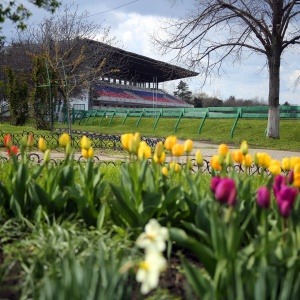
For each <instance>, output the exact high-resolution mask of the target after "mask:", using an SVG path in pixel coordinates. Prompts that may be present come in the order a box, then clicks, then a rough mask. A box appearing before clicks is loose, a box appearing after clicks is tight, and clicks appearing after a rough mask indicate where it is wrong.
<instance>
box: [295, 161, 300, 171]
mask: <svg viewBox="0 0 300 300" xmlns="http://www.w3.org/2000/svg"><path fill="white" fill-rule="evenodd" d="M294 172H295V173H298V172H300V164H298V163H297V164H295V166H294Z"/></svg>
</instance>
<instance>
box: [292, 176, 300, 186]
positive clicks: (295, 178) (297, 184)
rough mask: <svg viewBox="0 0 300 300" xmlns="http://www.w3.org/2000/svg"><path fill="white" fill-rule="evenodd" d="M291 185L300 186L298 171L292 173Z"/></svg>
mask: <svg viewBox="0 0 300 300" xmlns="http://www.w3.org/2000/svg"><path fill="white" fill-rule="evenodd" d="M293 186H294V187H296V188H300V173H299V172H295V173H294V181H293Z"/></svg>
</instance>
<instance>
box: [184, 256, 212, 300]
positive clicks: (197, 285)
mask: <svg viewBox="0 0 300 300" xmlns="http://www.w3.org/2000/svg"><path fill="white" fill-rule="evenodd" d="M182 266H183V269H184V272H185V275H186V277H187V280H188V282H189V284H190V285H191V286H192V287H193V289H194V291H195V293H196V295H197V296H198V297H199V299H203V298H204V297H208V299H213V288H212V283H211V280H209V274H207V273H206V272H205V270H200V269H199V268H197V267H196V266H195V265H193V264H191V263H190V262H189V261H188V260H187V259H184V258H183V259H182Z"/></svg>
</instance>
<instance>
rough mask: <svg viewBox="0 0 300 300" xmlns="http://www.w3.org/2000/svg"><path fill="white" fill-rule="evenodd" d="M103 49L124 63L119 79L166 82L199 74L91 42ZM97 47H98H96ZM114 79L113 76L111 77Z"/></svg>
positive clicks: (90, 41) (111, 57) (118, 74)
mask: <svg viewBox="0 0 300 300" xmlns="http://www.w3.org/2000/svg"><path fill="white" fill-rule="evenodd" d="M88 43H92V44H93V43H95V44H97V46H99V45H101V46H100V47H103V50H104V51H103V52H104V53H108V52H109V53H110V55H109V57H110V58H109V59H114V60H115V61H123V63H122V67H121V68H120V71H119V72H118V73H117V74H116V75H115V77H117V78H118V79H122V80H127V81H131V80H133V81H136V82H153V81H154V80H155V81H156V82H158V83H159V82H165V81H170V80H175V79H182V78H187V77H192V76H197V75H198V74H199V73H197V72H194V71H190V70H187V69H184V68H181V67H178V66H175V65H172V64H169V63H165V62H162V61H159V60H155V59H152V58H149V57H147V56H143V55H139V54H135V53H133V52H129V51H125V50H123V49H120V48H116V47H113V46H110V45H107V44H104V43H101V42H97V41H92V40H89V41H88ZM95 46H96V45H95ZM111 77H113V76H111Z"/></svg>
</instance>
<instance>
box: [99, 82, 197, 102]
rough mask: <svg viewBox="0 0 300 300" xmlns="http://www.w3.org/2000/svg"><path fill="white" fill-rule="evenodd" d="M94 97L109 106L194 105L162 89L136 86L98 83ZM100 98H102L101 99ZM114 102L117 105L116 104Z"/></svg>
mask: <svg viewBox="0 0 300 300" xmlns="http://www.w3.org/2000/svg"><path fill="white" fill-rule="evenodd" d="M94 97H96V98H97V99H98V100H100V101H101V102H102V103H103V104H106V105H109V106H120V102H121V103H122V105H123V106H130V107H134V106H135V107H154V106H155V107H178V108H181V107H192V106H191V105H189V104H187V103H186V102H184V101H182V100H180V99H178V98H176V97H174V96H172V95H170V94H167V93H166V92H163V91H160V90H155V91H153V90H150V89H145V88H140V87H134V86H121V85H114V84H107V83H105V84H101V85H100V84H96V85H95V86H94ZM99 98H100V99H99ZM114 102H115V103H116V105H114Z"/></svg>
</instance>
